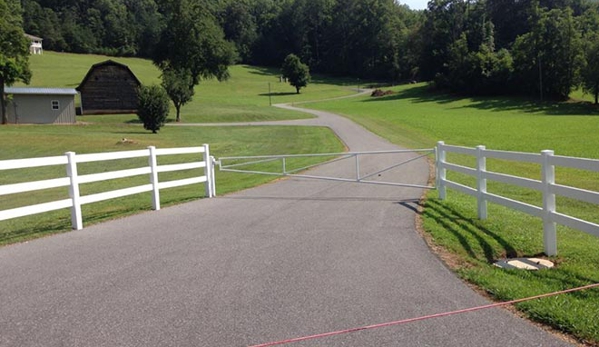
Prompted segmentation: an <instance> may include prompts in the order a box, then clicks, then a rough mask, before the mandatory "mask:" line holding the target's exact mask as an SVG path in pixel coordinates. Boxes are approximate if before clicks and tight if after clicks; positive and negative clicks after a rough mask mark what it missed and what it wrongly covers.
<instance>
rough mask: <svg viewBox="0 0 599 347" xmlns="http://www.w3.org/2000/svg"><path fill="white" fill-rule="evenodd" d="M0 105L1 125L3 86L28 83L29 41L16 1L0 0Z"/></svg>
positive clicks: (3, 121)
mask: <svg viewBox="0 0 599 347" xmlns="http://www.w3.org/2000/svg"><path fill="white" fill-rule="evenodd" d="M0 18H2V20H0V100H1V101H0V104H1V109H2V110H1V112H2V124H6V123H8V117H7V114H6V99H5V95H4V85H5V84H6V85H8V86H10V85H12V84H13V83H15V82H16V81H22V82H25V83H29V80H30V79H31V71H30V70H29V40H28V39H27V38H26V37H25V34H24V32H23V26H22V17H21V6H20V3H19V2H18V1H12V0H9V1H8V3H7V1H6V0H0Z"/></svg>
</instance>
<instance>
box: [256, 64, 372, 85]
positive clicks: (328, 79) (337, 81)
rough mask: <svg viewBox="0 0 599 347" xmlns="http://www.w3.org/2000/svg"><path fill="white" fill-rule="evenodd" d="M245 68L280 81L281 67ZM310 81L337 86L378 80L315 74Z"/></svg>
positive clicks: (370, 82) (274, 80)
mask: <svg viewBox="0 0 599 347" xmlns="http://www.w3.org/2000/svg"><path fill="white" fill-rule="evenodd" d="M244 67H245V69H246V70H247V71H248V73H250V74H253V75H259V76H267V77H272V79H273V83H274V82H279V83H283V82H280V80H279V77H280V76H281V70H280V69H279V68H274V67H264V66H249V65H245V66H244ZM310 83H313V84H331V85H335V86H341V87H343V86H358V85H361V86H365V85H373V84H376V83H377V82H372V81H362V80H360V79H358V78H351V77H336V76H326V75H320V74H314V75H312V76H311V80H310Z"/></svg>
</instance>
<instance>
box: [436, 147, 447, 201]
mask: <svg viewBox="0 0 599 347" xmlns="http://www.w3.org/2000/svg"><path fill="white" fill-rule="evenodd" d="M444 144H445V142H443V141H439V142H437V147H436V152H437V153H436V154H437V190H438V191H439V199H440V200H445V196H446V188H445V178H446V174H447V170H446V169H445V167H444V164H445V150H444V149H443V145H444Z"/></svg>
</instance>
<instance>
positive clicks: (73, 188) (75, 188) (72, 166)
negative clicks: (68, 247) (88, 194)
mask: <svg viewBox="0 0 599 347" xmlns="http://www.w3.org/2000/svg"><path fill="white" fill-rule="evenodd" d="M65 155H66V156H67V160H68V163H67V176H69V178H70V180H71V184H70V186H69V197H70V198H71V200H72V201H73V206H72V207H71V225H72V226H73V229H75V230H81V229H83V217H82V216H81V202H80V201H79V197H80V193H79V178H78V175H77V158H76V155H75V152H66V153H65Z"/></svg>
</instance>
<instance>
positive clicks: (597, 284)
mask: <svg viewBox="0 0 599 347" xmlns="http://www.w3.org/2000/svg"><path fill="white" fill-rule="evenodd" d="M595 287H599V283H595V284H589V285H586V286H582V287H577V288H571V289H566V290H560V291H557V292H552V293H546V294H541V295H535V296H531V297H527V298H522V299H516V300H510V301H505V302H498V303H493V304H488V305H483V306H476V307H471V308H466V309H461V310H457V311H451V312H443V313H435V314H431V315H427V316H422V317H416V318H408V319H402V320H398V321H394V322H388V323H381V324H374V325H367V326H363V327H358V328H351V329H345V330H338V331H332V332H328V333H322V334H316V335H310V336H304V337H296V338H293V339H288V340H281V341H275V342H268V343H263V344H259V345H252V346H249V347H270V346H277V345H284V344H288V343H293V342H300V341H306V340H313V339H319V338H323V337H328V336H334V335H341V334H348V333H353V332H356V331H361V330H369V329H376V328H383V327H388V326H392V325H400V324H406V323H411V322H417V321H421V320H426V319H432V318H439V317H445V316H451V315H455V314H461V313H466V312H473V311H478V310H484V309H487V308H493V307H499V306H505V305H512V304H517V303H520V302H523V301H530V300H535V299H542V298H546V297H550V296H556V295H560V294H565V293H571V292H576V291H581V290H585V289H590V288H595Z"/></svg>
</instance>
